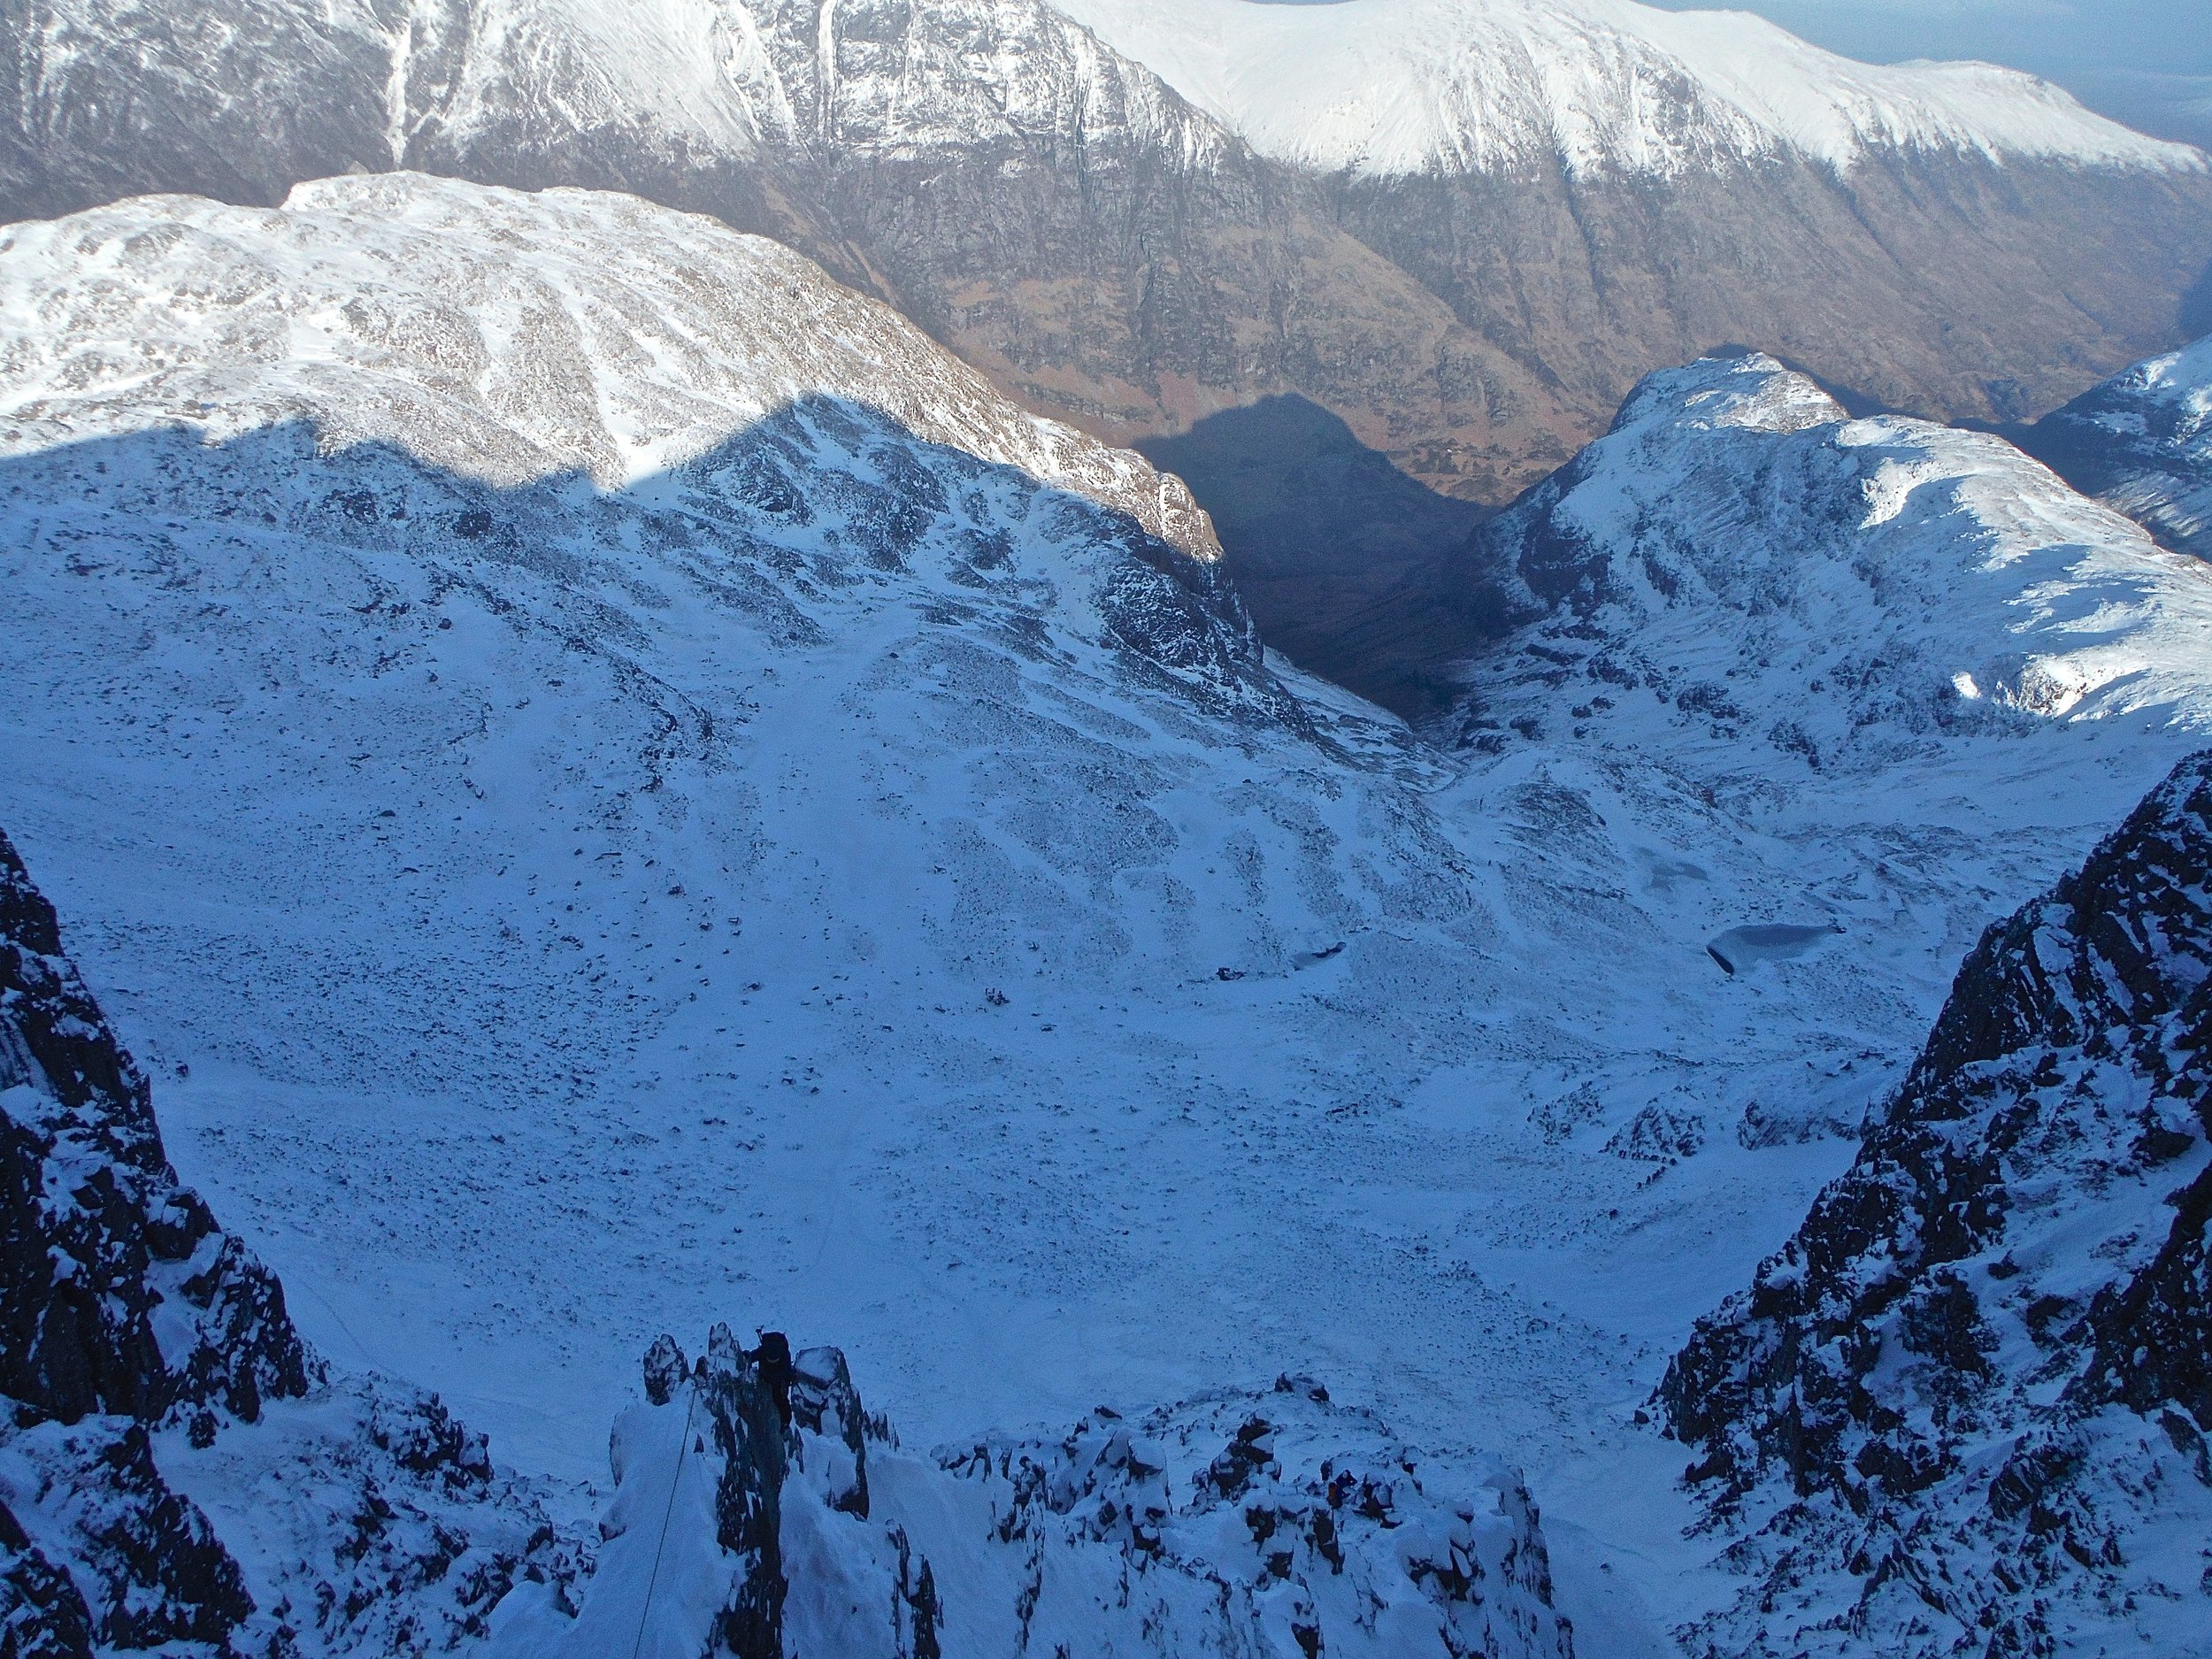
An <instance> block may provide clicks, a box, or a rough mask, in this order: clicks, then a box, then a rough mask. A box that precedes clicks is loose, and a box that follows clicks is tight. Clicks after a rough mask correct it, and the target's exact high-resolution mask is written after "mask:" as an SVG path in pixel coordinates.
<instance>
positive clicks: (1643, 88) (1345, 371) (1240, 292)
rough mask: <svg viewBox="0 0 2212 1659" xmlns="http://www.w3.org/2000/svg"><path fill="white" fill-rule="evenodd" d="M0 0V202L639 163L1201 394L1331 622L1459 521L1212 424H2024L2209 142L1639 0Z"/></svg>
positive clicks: (1202, 485) (882, 271)
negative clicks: (1722, 377) (1632, 0)
mask: <svg viewBox="0 0 2212 1659" xmlns="http://www.w3.org/2000/svg"><path fill="white" fill-rule="evenodd" d="M0 32H4V36H5V41H4V43H5V45H6V48H7V50H6V54H5V62H6V63H7V64H8V65H9V66H10V71H11V73H12V82H11V83H10V84H9V85H8V86H7V88H6V89H5V92H6V96H5V97H4V101H0V111H4V119H0V212H4V213H5V214H6V215H8V216H10V217H23V216H26V215H30V214H48V213H54V212H59V211H68V210H71V209H74V208H79V207H83V206H88V205H91V204H96V203H98V202H103V201H106V200H110V199H112V198H114V197H116V196H121V195H126V194H129V193H132V192H135V191H142V190H188V191H195V192H200V193H204V194H207V195H211V196H217V197H221V198H225V199H228V200H232V201H238V202H261V203H273V202H274V201H276V200H278V199H280V196H282V194H283V191H284V189H285V188H287V187H288V185H289V184H291V183H292V182H294V181H296V180H301V179H305V178H312V177H319V176H322V175H326V174H331V173H342V172H345V171H347V170H348V169H350V168H365V169H368V170H371V171H382V170H385V169H388V168H392V167H396V166H408V167H414V168H419V169H426V170H429V171H433V172H438V173H452V174H456V175H458V176H462V177H466V178H471V179H476V180H484V181H487V182H494V183H503V184H511V185H518V186H525V187H532V188H534V187H538V186H541V185H547V184H557V183H565V184H577V185H585V186H592V187H600V188H621V189H626V190H631V191H635V192H638V193H641V194H643V195H646V196H650V197H652V198H654V199H656V200H658V201H661V202H663V203H665V204H671V205H674V206H679V207H685V208H689V209H694V210H698V211H707V212H710V213H713V214H715V215H717V216H718V217H719V218H721V219H724V220H725V221H726V222H727V223H729V224H731V225H733V226H735V227H739V228H741V229H746V230H753V231H758V232H762V233H764V234H770V235H773V236H776V237H778V238H779V239H780V240H783V241H786V242H789V243H791V244H792V245H794V246H795V247H798V248H800V249H801V250H803V251H805V252H807V253H809V254H810V255H811V256H812V257H815V258H817V259H818V260H820V261H821V262H822V263H823V264H824V265H826V267H827V268H828V269H829V270H830V271H832V272H833V273H834V274H836V275H838V276H839V277H841V279H842V280H847V281H849V282H851V283H854V284H856V286H858V287H860V288H863V289H864V290H865V291H869V292H872V293H874V294H876V295H879V296H882V297H885V298H887V299H889V300H891V301H892V302H893V303H895V304H897V305H898V306H899V307H900V308H901V309H902V310H903V311H905V312H906V313H907V314H908V315H909V316H910V317H911V318H912V319H915V320H916V321H917V322H918V323H919V324H921V325H922V326H924V327H925V328H926V329H927V330H928V331H929V332H930V333H931V334H933V335H934V336H935V337H936V338H938V339H939V340H940V341H941V342H945V343H946V344H948V345H950V346H951V347H953V348H954V349H956V350H957V351H959V352H960V353H961V354H962V355H963V356H964V357H966V358H967V359H968V360H969V361H970V362H971V363H972V364H974V365H977V366H978V367H979V368H981V369H982V370H983V371H984V372H985V373H987V374H988V375H990V376H991V377H992V378H993V379H994V380H995V382H996V383H997V384H998V385H999V386H1000V387H1001V388H1003V389H1004V390H1006V391H1008V392H1009V393H1010V394H1011V395H1012V396H1016V397H1017V398H1018V399H1020V400H1021V401H1022V402H1024V403H1026V404H1027V405H1028V406H1029V407H1031V408H1032V409H1035V410H1039V411H1043V412H1046V413H1049V414H1053V415H1055V416H1057V417H1059V418H1063V419H1070V420H1072V421H1074V422H1076V423H1077V424H1079V425H1081V426H1086V427H1087V428H1088V429H1089V430H1091V431H1093V432H1094V433H1096V434H1100V435H1102V436H1104V437H1107V438H1109V439H1111V440H1113V441H1116V442H1127V441H1129V440H1132V439H1135V438H1140V437H1146V436H1167V435H1172V434H1178V433H1180V432H1182V431H1183V430H1185V429H1186V428H1187V427H1188V426H1190V425H1191V424H1192V423H1193V422H1195V421H1199V420H1202V419H1206V418H1208V417H1212V418H1213V419H1214V420H1215V421H1217V422H1219V423H1223V424H1224V425H1225V428H1226V429H1225V431H1224V432H1223V433H1222V434H1220V436H1219V437H1218V439H1217V441H1216V442H1213V443H1211V444H1210V445H1208V446H1203V447H1202V448H1201V449H1195V450H1190V451H1186V452H1185V453H1184V455H1183V456H1182V457H1181V458H1182V459H1183V460H1184V461H1185V463H1186V465H1188V466H1189V467H1190V468H1191V471H1190V472H1189V476H1190V479H1191V481H1192V483H1193V484H1194V488H1196V489H1197V490H1198V492H1199V495H1200V496H1201V497H1202V499H1203V500H1205V501H1207V502H1208V503H1210V504H1217V519H1218V521H1219V525H1220V528H1221V532H1222V534H1223V536H1224V538H1225V542H1226V544H1227V545H1228V546H1229V548H1230V549H1231V550H1232V551H1233V552H1235V553H1243V552H1246V551H1248V550H1258V549H1264V550H1265V556H1266V557H1269V558H1270V559H1271V560H1272V561H1273V563H1274V565H1275V566H1276V567H1277V568H1278V570H1279V571H1280V572H1282V573H1283V575H1284V580H1282V581H1280V582H1279V583H1275V584H1271V585H1268V586H1267V587H1266V588H1263V589H1256V603H1258V604H1259V605H1260V607H1261V609H1260V620H1261V622H1262V624H1263V627H1265V628H1266V629H1267V631H1268V632H1269V634H1271V636H1277V635H1279V636H1280V637H1282V638H1284V639H1286V640H1287V641H1292V642H1293V643H1294V644H1295V645H1296V646H1297V647H1298V648H1299V649H1300V650H1301V652H1302V656H1303V657H1305V658H1306V659H1307V660H1310V661H1315V662H1324V663H1332V664H1333V663H1334V662H1336V661H1337V660H1338V659H1339V658H1340V657H1341V655H1342V653H1341V651H1340V649H1338V646H1337V644H1336V643H1335V641H1336V634H1337V630H1338V629H1339V628H1340V626H1342V625H1343V622H1344V620H1345V618H1347V617H1348V614H1349V613H1350V612H1351V611H1356V610H1357V609H1358V608H1359V607H1360V605H1361V604H1362V603H1363V601H1364V599H1365V598H1366V597H1367V596H1368V595H1370V594H1371V591H1372V590H1373V588H1375V587H1376V586H1377V585H1378V582H1383V583H1386V582H1387V581H1388V580H1394V578H1395V577H1396V576H1397V575H1400V574H1402V573H1403V570H1404V569H1405V568H1408V567H1409V565H1410V563H1413V562H1417V561H1418V559H1419V558H1420V557H1424V556H1425V555H1427V554H1430V553H1432V552H1434V551H1435V550H1436V549H1437V548H1438V546H1439V545H1440V543H1439V541H1435V540H1430V539H1418V545H1417V546H1409V545H1404V544H1402V543H1391V542H1387V541H1386V542H1374V541H1361V540H1357V539H1356V540H1355V541H1353V542H1352V543H1351V544H1350V545H1348V544H1347V542H1346V541H1345V539H1344V538H1343V537H1342V536H1341V535H1340V534H1338V533H1337V532H1336V530H1335V529H1334V528H1333V523H1334V522H1335V521H1336V520H1337V519H1338V518H1340V517H1341V513H1342V509H1343V504H1344V503H1343V498H1342V496H1341V495H1332V494H1331V492H1332V491H1333V490H1338V489H1340V488H1341V486H1342V484H1343V483H1344V481H1345V480H1344V479H1343V478H1342V477H1341V476H1340V475H1337V474H1329V475H1327V476H1312V475H1310V474H1308V473H1307V472H1304V471H1303V470H1300V469H1290V470H1287V471H1286V472H1284V473H1282V474H1281V475H1280V476H1279V480H1278V491H1277V498H1276V499H1277V503H1280V502H1281V501H1282V500H1284V499H1287V500H1288V501H1289V502H1290V503H1292V504H1293V507H1294V509H1295V507H1296V505H1297V503H1300V502H1302V501H1304V502H1310V503H1311V504H1312V506H1313V508H1314V509H1315V511H1312V512H1310V513H1307V512H1302V511H1295V510H1294V511H1290V512H1287V513H1286V512H1283V511H1271V510H1268V509H1263V508H1253V507H1248V506H1247V505H1245V504H1244V503H1246V502H1247V501H1248V495H1249V492H1247V491H1241V490H1240V489H1239V488H1237V480H1236V478H1235V477H1234V476H1233V474H1229V475H1225V474H1218V473H1211V472H1206V471H1204V470H1202V464H1203V463H1204V462H1205V460H1206V458H1207V457H1208V456H1210V455H1217V456H1233V455H1236V454H1239V453H1241V452H1242V451H1244V450H1246V449H1249V448H1250V447H1251V445H1250V443H1249V442H1245V441H1242V440H1240V439H1239V437H1238V435H1237V432H1236V428H1237V426H1238V425H1239V424H1240V420H1241V419H1242V417H1241V416H1240V413H1239V411H1242V410H1244V409H1246V408H1247V407H1248V406H1249V405H1251V404H1253V403H1255V402H1256V401H1257V400H1262V399H1266V398H1270V397H1276V396H1292V395H1294V396H1299V397H1302V398H1304V399H1308V400H1310V401H1311V402H1312V403H1315V404H1317V405H1319V406H1320V407H1321V408H1323V409H1325V410H1326V411H1331V412H1332V413H1333V414H1334V415H1335V416H1337V417H1339V418H1340V419H1342V420H1343V421H1345V422H1346V423H1347V424H1348V427H1349V430H1350V431H1351V433H1352V434H1354V435H1355V437H1356V441H1357V442H1359V443H1360V444H1362V445H1364V446H1366V447H1367V448H1370V449H1378V450H1380V451H1382V452H1383V453H1384V454H1386V456H1387V457H1389V458H1390V460H1391V461H1392V462H1393V463H1394V465H1396V466H1397V467H1398V468H1399V469H1400V470H1401V471H1402V472H1405V473H1406V474H1408V475H1409V476H1410V477H1411V478H1413V479H1415V480H1418V481H1419V482H1421V483H1423V484H1425V485H1426V486H1428V487H1430V488H1433V489H1435V490H1437V491H1439V492H1441V493H1443V494H1445V495H1451V496H1455V497H1463V498H1467V499H1470V500H1472V501H1477V502H1486V503H1493V504H1495V503H1502V502H1503V501H1504V500H1506V499H1507V498H1509V496H1511V495H1513V494H1514V493H1515V492H1516V491H1517V490H1518V489H1519V488H1522V487H1524V486H1525V485H1526V484H1528V483H1530V482H1532V481H1533V480H1535V479H1536V478H1538V477H1540V476H1541V475H1542V473H1543V472H1546V471H1548V470H1549V468H1551V467H1552V466H1554V465H1557V464H1559V463H1560V462H1562V461H1563V460H1565V459H1566V458H1567V457H1568V456H1569V455H1570V454H1571V453H1572V451H1573V449H1574V448H1575V447H1576V446H1577V445H1578V444H1579V443H1580V442H1584V441H1586V439H1588V438H1589V437H1591V436H1593V435H1594V434H1596V433H1597V432H1598V431H1599V430H1601V428H1602V426H1603V425H1604V423H1605V421H1606V420H1607V419H1609V416H1610V413H1611V411H1612V410H1613V408H1614V406H1615V405H1616V404H1617V403H1618V401H1619V400H1620V398H1621V397H1622V396H1624V395H1625V393H1626V392H1627V390H1628V388H1630V387H1631V386H1632V385H1633V384H1634V382H1635V381H1636V380H1638V379H1639V378H1640V377H1641V376H1642V375H1643V374H1645V373H1648V372H1650V371H1651V370H1653V369H1656V368H1659V367H1663V366H1665V365H1670V364H1674V363H1679V362H1682V361H1684V360H1686V359H1687V358H1690V357H1695V356H1696V355H1698V354H1699V353H1700V352H1701V351H1704V350H1707V349H1713V348H1716V347H1718V346H1721V345H1724V344H1739V343H1740V344H1745V345H1750V346H1755V347H1757V348H1760V349H1765V350H1769V351H1770V352H1773V353H1775V354H1777V355H1778V356H1779V357H1782V358H1784V359H1785V360H1786V361H1788V362H1790V363H1792V364H1793V365H1797V366H1800V367H1802V368H1803V369H1805V370H1807V371H1808V372H1809V373H1813V374H1815V375H1816V376H1817V377H1819V378H1821V379H1822V380H1824V381H1825V382H1827V383H1828V384H1830V385H1831V386H1832V387H1833V388H1839V390H1840V391H1841V393H1842V394H1843V395H1844V396H1847V398H1850V399H1856V400H1860V401H1861V402H1862V403H1863V405H1865V406H1888V407H1896V408H1901V409H1907V410H1910V411H1914V412H1916V413H1920V414H1924V415H1929V416H1932V417H1935V418H1939V419H1952V418H1959V417H1977V418H1982V419H2023V418H2027V417H2032V416H2034V415H2037V414H2039V413H2041V412H2043V411H2046V410H2047V409H2049V408H2052V407H2054V406H2055V405H2056V404H2058V403H2062V402H2063V401H2065V400H2066V399H2067V398H2069V397H2070V396H2074V395H2076V394H2077V393H2078V392H2079V391H2081V390H2082V389H2083V388H2084V387H2085V386H2086V385H2087V384H2088V383H2090V382H2091V381H2093V380H2095V379H2096V378H2097V377H2098V376H2099V375H2101V374H2104V373H2109V372H2111V371H2112V370H2114V369H2116V368H2117V367H2118V366H2120V365H2122V364H2124V363H2125V362H2127V361H2129V360H2131V359H2133V358H2135V357H2140V356H2142V355H2144V354H2145V353H2146V352H2147V351H2149V350H2152V349H2158V348H2160V347H2162V346H2166V345H2169V344H2170V343H2172V342H2173V339H2174V329H2175V326H2176V308H2177V303H2178V302H2179V300H2180V298H2181V296H2183V295H2184V294H2185V292H2187V291H2188V290H2189V289H2190V288H2191V286H2192V284H2193V283H2195V282H2196V281H2197V280H2198V279H2199V278H2200V275H2201V274H2202V273H2204V272H2205V271H2206V269H2207V268H2208V266H2212V179H2208V175H2207V172H2206V163H2205V160H2204V157H2202V155H2201V154H2200V153H2199V152H2197V151H2195V150H2190V149H2187V148H2186V147H2183V146H2177V145H2172V144H2163V143H2158V142H2153V141H2151V140H2148V139H2144V138H2141V137H2139V136H2137V135H2135V134H2130V133H2128V132H2126V131H2125V130H2124V129H2123V128H2120V127H2116V126H2114V125H2113V124H2111V123H2110V122H2108V121H2105V120H2102V119H2099V118H2096V117H2093V116H2091V115H2089V114H2087V113H2086V112H2085V111H2082V110H2081V109H2080V108H2079V107H2078V106H2077V105H2075V104H2073V103H2072V102H2071V100H2070V99H2069V98H2067V97H2066V96H2064V95H2063V94H2062V93H2059V92H2057V91H2055V89H2054V88H2050V87H2049V86H2047V85H2046V84H2045V83H2043V82H2040V81H2035V80H2033V79H2032V78H2031V77H2027V76H2024V75H2020V74H2016V73H2009V72H2004V71H1997V70H1992V69H1988V68H1986V67H1981V66H1972V65H1949V66H1941V65H1938V66H1929V65H1917V66H1906V67H1900V68H1893V69H1875V68H1870V67H1868V66H1866V65H1855V64H1851V63H1849V62H1847V60H1844V59H1840V58H1834V57H1832V56H1830V55H1828V54H1825V53H1822V52H1818V51H1816V50H1813V49H1811V48H1809V47H1807V46H1805V45H1804V44H1802V43H1801V42H1797V41H1795V40H1793V38H1792V37H1790V36H1788V35H1785V34H1783V33H1781V32H1780V31H1779V30H1776V29H1774V28H1772V27H1770V26H1766V25H1763V24H1759V23H1756V22H1754V21H1750V20H1746V19H1730V20H1728V21H1727V22H1725V23H1722V22H1718V21H1717V20H1716V19H1713V18H1711V17H1709V16H1706V15H1702V14H1678V13H1671V12H1657V11H1655V10H1652V9H1649V8H1646V7H1641V6H1637V5H1634V4H1625V3H1624V0H1483V3H1482V4H1454V5H1443V4H1430V3H1428V0H1418V3H1409V4H1385V3H1384V0H1348V4H1336V5H1327V6H1302V7H1290V6H1271V5H1257V4H1246V3H1245V0H1197V3H1196V4H1190V5H1167V4H1155V3H1154V0H1071V4H1070V5H1069V6H1068V7H1067V8H1065V9H1064V10H1060V11H1056V10H1053V9H1051V8H1048V7H1047V6H1046V5H1044V4H1041V0H732V3H729V4H719V3H717V0H645V3H644V4H632V5H626V6H624V7H622V8H620V9H618V10H612V9H609V8H607V7H604V6H600V5H597V4H585V3H584V0H403V4H369V3H368V0H338V4H330V5H325V4H299V3H297V0H181V3H171V0H158V3H153V0H141V3H138V4H123V5H116V4H107V3H106V0H102V3H101V4H90V3H89V0H27V4H24V5H21V6H19V7H15V8H12V9H10V11H9V12H7V14H6V15H5V18H4V19H0ZM1228 465H1234V463H1233V462H1231V463H1228ZM1376 488H1377V491H1378V493H1377V494H1375V495H1373V496H1372V498H1371V499H1372V501H1373V504H1374V511H1376V512H1377V513H1380V512H1383V511H1387V510H1388V507H1389V503H1390V502H1391V500H1392V498H1393V495H1394V490H1393V489H1392V488H1391V487H1390V486H1388V485H1387V484H1386V483H1380V482H1379V483H1378V484H1377V486H1376ZM1444 516H1445V517H1447V518H1448V514H1447V515H1444ZM1301 524H1304V525H1306V526H1307V527H1306V528H1304V529H1303V530H1302V531H1301V530H1299V529H1296V528H1295V527H1292V528H1287V529H1286V525H1287V526H1299V525H1301ZM1376 561H1381V562H1383V563H1384V564H1385V565H1386V567H1387V568H1386V569H1385V570H1383V571H1382V572H1380V574H1378V572H1376V571H1375V570H1374V569H1372V568H1371V566H1372V565H1373V564H1374V563H1375V562H1376ZM1278 607H1279V608H1278Z"/></svg>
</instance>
